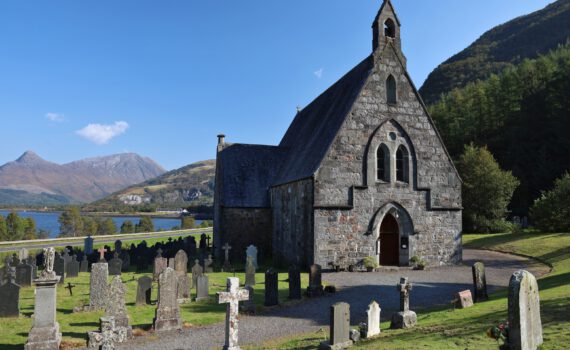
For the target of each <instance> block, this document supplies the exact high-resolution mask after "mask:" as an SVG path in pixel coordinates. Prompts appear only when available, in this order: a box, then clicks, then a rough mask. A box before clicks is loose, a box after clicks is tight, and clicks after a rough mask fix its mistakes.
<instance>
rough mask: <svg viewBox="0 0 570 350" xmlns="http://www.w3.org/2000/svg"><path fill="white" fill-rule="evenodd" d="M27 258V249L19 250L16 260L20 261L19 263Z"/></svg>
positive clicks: (28, 254)
mask: <svg viewBox="0 0 570 350" xmlns="http://www.w3.org/2000/svg"><path fill="white" fill-rule="evenodd" d="M28 256H30V253H29V252H28V249H26V248H21V249H20V250H19V251H18V258H19V259H20V261H22V262H24V261H26V260H27V259H28Z"/></svg>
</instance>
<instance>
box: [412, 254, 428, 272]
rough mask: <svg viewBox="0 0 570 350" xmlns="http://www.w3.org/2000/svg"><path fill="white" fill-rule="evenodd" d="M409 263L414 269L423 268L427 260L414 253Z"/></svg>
mask: <svg viewBox="0 0 570 350" xmlns="http://www.w3.org/2000/svg"><path fill="white" fill-rule="evenodd" d="M410 265H411V266H412V268H413V269H414V270H425V268H426V266H427V262H426V261H425V260H424V259H422V258H420V257H419V256H417V255H414V256H412V258H411V259H410Z"/></svg>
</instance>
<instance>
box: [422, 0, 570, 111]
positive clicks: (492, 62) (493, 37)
mask: <svg viewBox="0 0 570 350" xmlns="http://www.w3.org/2000/svg"><path fill="white" fill-rule="evenodd" d="M569 38H570V0H559V1H556V2H554V3H552V4H550V5H548V6H547V7H545V8H544V9H542V10H540V11H536V12H534V13H531V14H529V15H526V16H522V17H518V18H515V19H514V20H512V21H509V22H507V23H505V24H503V25H500V26H497V27H495V28H493V29H491V30H489V31H488V32H486V33H485V34H483V35H482V36H481V37H480V38H479V39H477V40H476V41H475V42H474V43H473V44H471V46H469V47H468V48H466V49H465V50H463V51H461V52H460V53H458V54H457V55H455V56H453V57H451V58H450V59H448V60H447V61H445V62H444V63H442V64H441V65H440V66H439V67H437V68H436V69H435V70H434V71H433V72H432V73H431V74H430V75H429V76H428V78H427V80H426V81H425V83H424V85H423V86H422V87H421V88H420V94H421V96H422V98H423V99H424V101H425V102H426V104H428V105H429V104H432V103H434V102H436V101H437V100H439V98H440V95H441V94H442V93H446V92H449V91H451V90H452V89H453V88H456V87H463V86H465V85H467V83H469V82H473V81H476V80H479V79H481V80H484V79H486V78H488V77H489V76H490V75H491V74H493V73H499V72H501V71H502V70H503V69H505V68H506V67H511V66H513V65H517V64H518V63H520V62H521V61H522V60H524V59H525V58H536V57H537V56H538V55H539V54H545V53H547V52H548V51H550V50H552V49H555V48H556V47H557V46H558V45H560V44H566V42H567V41H568V40H569Z"/></svg>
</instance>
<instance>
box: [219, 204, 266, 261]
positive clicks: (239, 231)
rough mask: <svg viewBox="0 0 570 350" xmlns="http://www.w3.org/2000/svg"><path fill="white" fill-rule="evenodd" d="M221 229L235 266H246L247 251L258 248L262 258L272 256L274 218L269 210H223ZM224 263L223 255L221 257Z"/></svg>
mask: <svg viewBox="0 0 570 350" xmlns="http://www.w3.org/2000/svg"><path fill="white" fill-rule="evenodd" d="M221 211H222V213H221V227H220V231H221V232H223V238H221V240H223V241H222V242H220V243H221V244H222V245H224V244H225V243H226V242H228V243H229V244H230V245H231V246H232V249H231V250H230V261H231V263H232V265H234V266H241V265H244V266H245V249H246V248H247V246H249V245H250V244H253V245H255V246H257V248H258V249H259V254H260V258H267V257H270V256H271V232H272V218H271V209H269V208H222V209H221ZM221 259H222V261H223V254H222V256H221Z"/></svg>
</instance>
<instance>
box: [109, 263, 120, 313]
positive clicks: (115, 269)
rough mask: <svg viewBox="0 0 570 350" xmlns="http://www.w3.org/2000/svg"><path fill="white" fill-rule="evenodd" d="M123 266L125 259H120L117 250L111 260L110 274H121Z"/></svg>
mask: <svg viewBox="0 0 570 350" xmlns="http://www.w3.org/2000/svg"><path fill="white" fill-rule="evenodd" d="M122 268H123V261H122V260H121V259H119V253H117V252H115V254H113V259H111V260H109V275H111V276H120V275H121V270H122ZM115 321H116V320H115Z"/></svg>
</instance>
